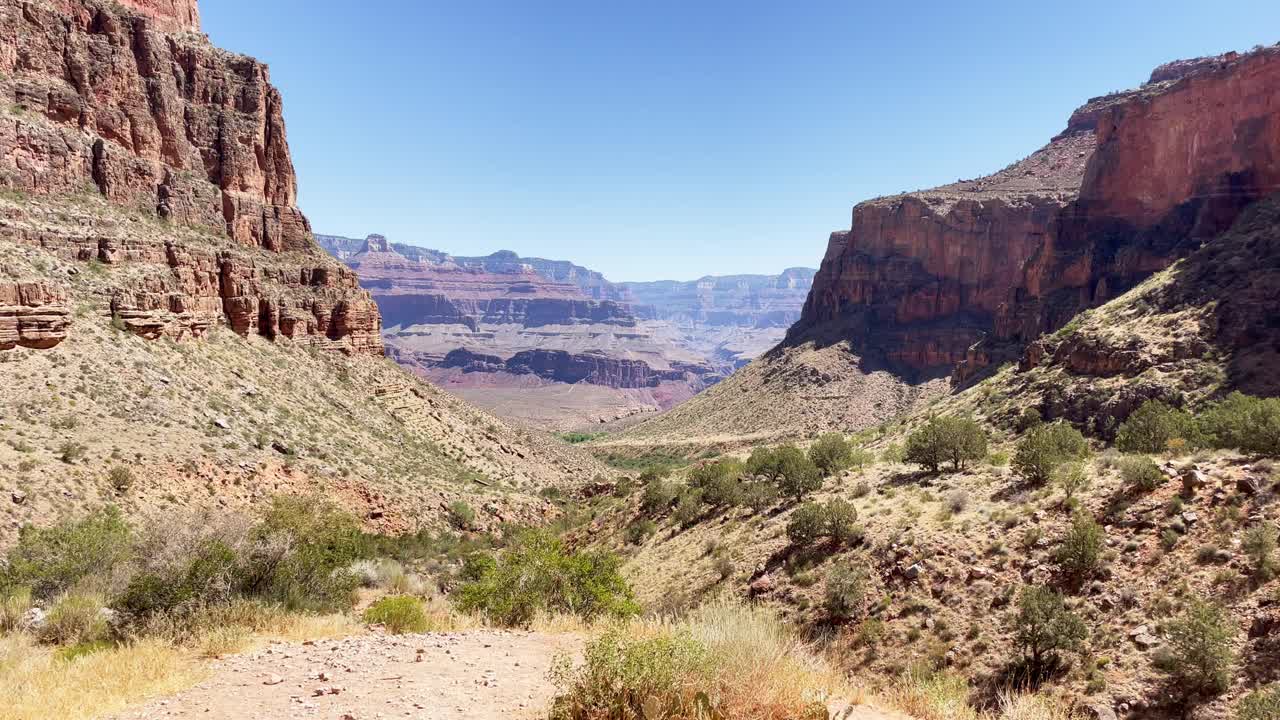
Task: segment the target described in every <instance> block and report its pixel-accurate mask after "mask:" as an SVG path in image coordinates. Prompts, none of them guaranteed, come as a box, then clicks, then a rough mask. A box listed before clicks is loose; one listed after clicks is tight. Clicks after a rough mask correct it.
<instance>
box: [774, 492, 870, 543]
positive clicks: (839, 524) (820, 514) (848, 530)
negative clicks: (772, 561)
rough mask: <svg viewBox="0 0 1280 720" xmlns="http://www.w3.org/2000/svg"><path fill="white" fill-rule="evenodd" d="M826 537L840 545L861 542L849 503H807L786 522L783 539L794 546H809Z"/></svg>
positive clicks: (855, 514)
mask: <svg viewBox="0 0 1280 720" xmlns="http://www.w3.org/2000/svg"><path fill="white" fill-rule="evenodd" d="M824 537H828V538H831V539H832V540H834V541H836V542H837V543H840V544H843V545H855V544H857V543H859V542H861V541H862V537H863V530H862V528H861V527H860V526H859V525H858V510H857V508H855V507H854V506H853V505H851V504H850V503H848V502H846V501H844V500H840V499H836V500H832V501H830V502H828V503H825V504H819V503H815V502H807V503H805V504H803V505H801V506H800V507H798V508H796V510H795V511H794V512H792V513H791V518H790V519H789V520H788V521H787V539H788V540H790V541H791V542H792V543H794V544H795V545H797V546H801V547H803V546H806V545H811V544H813V543H814V542H817V541H818V540H819V539H820V538H824Z"/></svg>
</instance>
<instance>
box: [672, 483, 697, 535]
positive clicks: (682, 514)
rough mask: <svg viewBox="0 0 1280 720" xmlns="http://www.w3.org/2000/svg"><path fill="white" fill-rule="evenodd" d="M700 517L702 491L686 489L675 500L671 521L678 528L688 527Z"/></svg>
mask: <svg viewBox="0 0 1280 720" xmlns="http://www.w3.org/2000/svg"><path fill="white" fill-rule="evenodd" d="M701 515H702V491H701V490H698V489H696V488H689V487H686V488H685V489H684V490H683V491H681V493H680V495H679V497H678V498H677V499H676V509H675V510H673V511H672V512H671V520H672V521H673V522H675V524H676V525H679V526H680V527H689V526H691V525H693V524H694V523H695V522H697V521H698V518H699V517H700V516H701Z"/></svg>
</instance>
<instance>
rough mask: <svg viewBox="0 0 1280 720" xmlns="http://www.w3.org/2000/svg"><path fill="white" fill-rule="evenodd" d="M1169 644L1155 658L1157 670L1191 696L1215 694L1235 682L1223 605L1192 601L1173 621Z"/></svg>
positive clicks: (1185, 694) (1168, 632) (1228, 628)
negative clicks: (1232, 679)
mask: <svg viewBox="0 0 1280 720" xmlns="http://www.w3.org/2000/svg"><path fill="white" fill-rule="evenodd" d="M1166 631H1167V635H1168V638H1169V642H1168V645H1167V646H1166V647H1165V648H1164V649H1163V650H1162V651H1161V652H1160V653H1159V654H1158V655H1157V656H1156V657H1155V660H1154V662H1155V666H1156V669H1158V670H1160V671H1161V672H1163V673H1164V674H1165V675H1166V676H1168V678H1169V681H1170V684H1171V685H1172V686H1173V687H1175V688H1176V689H1177V690H1178V691H1179V692H1181V693H1182V694H1183V695H1184V696H1186V697H1187V698H1189V699H1196V698H1202V697H1212V696H1214V695H1217V694H1219V693H1221V692H1223V691H1224V690H1226V689H1227V688H1228V687H1229V686H1230V684H1231V666H1232V664H1233V663H1234V662H1235V655H1234V654H1233V653H1232V650H1231V642H1232V634H1233V633H1232V629H1231V625H1230V619H1229V618H1228V616H1227V614H1226V613H1225V612H1224V611H1223V610H1222V608H1221V607H1218V606H1217V605H1214V604H1212V603H1209V602H1205V601H1203V600H1199V599H1195V600H1192V602H1191V603H1190V605H1189V606H1188V607H1187V609H1186V610H1185V611H1183V613H1182V614H1181V615H1180V616H1178V617H1177V618H1175V619H1174V620H1172V621H1171V622H1169V624H1168V626H1167V628H1166Z"/></svg>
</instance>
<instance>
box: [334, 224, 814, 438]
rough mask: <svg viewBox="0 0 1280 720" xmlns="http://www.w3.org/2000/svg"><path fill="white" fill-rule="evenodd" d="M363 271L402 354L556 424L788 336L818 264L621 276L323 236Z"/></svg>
mask: <svg viewBox="0 0 1280 720" xmlns="http://www.w3.org/2000/svg"><path fill="white" fill-rule="evenodd" d="M316 239H317V240H318V241H319V243H320V245H321V247H323V248H324V249H325V250H327V251H328V252H329V253H330V254H332V255H333V256H334V257H336V258H338V259H339V260H341V261H342V262H344V263H346V264H347V265H348V266H349V267H351V268H352V269H353V270H355V271H356V273H357V275H358V276H359V278H360V285H361V286H362V287H363V288H364V289H366V290H368V291H369V293H370V294H371V295H372V296H373V298H374V299H375V300H376V301H377V303H378V307H379V308H380V310H381V312H382V316H383V340H384V342H385V344H386V348H387V353H388V355H390V356H391V357H392V358H394V359H395V360H396V361H397V362H399V363H400V364H402V365H404V366H406V367H408V368H410V369H411V370H413V371H414V372H415V373H417V374H419V375H421V376H423V377H425V378H427V379H429V380H431V381H432V382H434V383H436V384H437V385H439V386H441V387H443V388H445V389H447V390H449V391H450V392H453V393H455V394H457V395H459V396H461V397H463V398H465V399H467V400H469V401H470V402H473V403H475V404H477V405H479V406H481V407H483V408H486V409H488V410H490V411H492V412H495V413H497V414H499V415H502V416H504V417H508V418H512V419H517V420H522V421H525V422H529V423H533V424H535V425H537V426H540V427H545V428H549V429H554V430H573V429H584V428H588V427H599V426H600V425H602V424H610V423H625V422H626V421H628V420H635V419H640V418H643V417H647V416H649V415H653V414H655V413H658V412H661V411H663V410H666V409H669V408H671V407H674V406H675V405H677V404H679V403H681V402H683V401H685V400H687V399H689V398H690V397H692V396H693V395H695V394H697V393H698V392H701V391H702V390H703V389H705V388H707V387H710V386H711V385H713V384H715V383H717V382H719V381H720V380H722V379H723V378H725V377H727V376H728V375H729V374H731V373H732V372H733V371H734V370H736V369H738V368H739V367H742V366H743V365H745V364H747V363H748V362H750V361H751V360H752V359H754V358H755V357H757V356H759V355H760V354H762V353H764V352H765V351H767V350H768V349H770V348H772V347H773V346H774V345H776V344H777V343H778V342H779V341H781V340H782V339H783V337H785V335H786V333H787V329H788V328H789V327H791V325H792V324H793V323H795V322H796V321H797V320H798V319H799V318H800V314H801V310H802V309H803V307H804V303H805V299H806V298H807V297H808V294H809V289H810V287H811V286H812V285H813V277H814V274H815V272H816V271H815V270H814V269H811V268H789V269H787V270H784V271H783V272H781V273H779V274H777V275H727V276H708V277H704V278H700V279H698V280H692V281H687V282H684V281H671V280H663V281H655V282H626V283H614V282H610V281H609V280H607V279H606V278H605V277H604V275H602V274H601V273H599V272H596V271H594V270H590V269H588V268H585V267H582V266H580V265H575V264H573V263H571V262H568V261H564V260H547V259H543V258H524V257H520V256H519V255H517V254H516V253H514V252H511V251H508V250H503V251H499V252H496V253H493V254H492V255H487V256H483V257H463V256H454V255H450V254H448V253H446V252H443V251H440V250H433V249H428V248H424V247H418V246H415V245H407V244H401V243H392V242H389V241H388V240H387V238H386V237H384V236H382V235H369V236H368V237H366V238H364V239H359V238H347V237H340V236H336V235H317V236H316Z"/></svg>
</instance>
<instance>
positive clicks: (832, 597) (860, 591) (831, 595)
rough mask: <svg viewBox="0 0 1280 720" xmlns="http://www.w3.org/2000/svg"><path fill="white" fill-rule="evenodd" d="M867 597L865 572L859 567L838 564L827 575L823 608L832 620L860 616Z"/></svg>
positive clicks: (846, 563) (852, 618) (849, 564)
mask: <svg viewBox="0 0 1280 720" xmlns="http://www.w3.org/2000/svg"><path fill="white" fill-rule="evenodd" d="M866 595H867V571H866V569H864V568H863V567H862V566H860V565H854V564H853V563H848V562H845V563H840V564H838V565H836V566H835V567H833V568H832V569H831V573H830V574H829V575H827V590H826V594H825V595H824V596H823V606H824V607H825V608H826V609H827V612H828V613H829V614H830V615H831V616H832V617H834V618H838V619H840V620H854V619H857V618H859V617H861V616H862V614H863V612H864V609H865V605H866Z"/></svg>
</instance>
